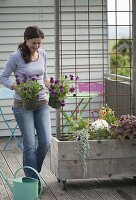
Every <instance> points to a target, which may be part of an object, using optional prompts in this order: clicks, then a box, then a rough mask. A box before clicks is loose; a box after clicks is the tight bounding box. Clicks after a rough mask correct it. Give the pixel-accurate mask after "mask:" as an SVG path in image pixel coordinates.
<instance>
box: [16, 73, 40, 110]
mask: <svg viewBox="0 0 136 200" xmlns="http://www.w3.org/2000/svg"><path fill="white" fill-rule="evenodd" d="M37 77H38V75H33V76H30V77H27V76H26V74H22V77H21V80H20V79H19V77H18V75H16V83H17V91H18V94H19V96H20V97H21V99H22V106H23V108H24V109H27V110H35V109H36V107H37V106H36V105H37V104H36V102H37V101H38V99H39V95H38V93H39V92H40V91H41V90H42V88H43V87H42V85H40V83H39V82H38V81H37Z"/></svg>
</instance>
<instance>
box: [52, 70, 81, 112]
mask: <svg viewBox="0 0 136 200" xmlns="http://www.w3.org/2000/svg"><path fill="white" fill-rule="evenodd" d="M75 80H78V76H77V77H76V78H75V79H74V76H73V75H71V74H70V75H69V77H68V76H67V75H63V76H61V77H60V78H59V79H54V78H53V77H51V78H50V89H49V105H50V106H51V107H52V108H55V109H59V108H60V107H61V106H62V107H64V106H65V99H66V98H67V95H68V94H70V93H72V94H74V91H75V87H74V86H73V82H74V81H75ZM74 95H75V94H74Z"/></svg>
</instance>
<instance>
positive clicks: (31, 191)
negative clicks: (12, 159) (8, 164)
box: [0, 166, 43, 200]
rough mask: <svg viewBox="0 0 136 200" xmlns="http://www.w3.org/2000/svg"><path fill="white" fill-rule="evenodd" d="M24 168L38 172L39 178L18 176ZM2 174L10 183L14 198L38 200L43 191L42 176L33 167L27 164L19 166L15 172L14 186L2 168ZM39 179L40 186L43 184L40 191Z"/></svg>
mask: <svg viewBox="0 0 136 200" xmlns="http://www.w3.org/2000/svg"><path fill="white" fill-rule="evenodd" d="M24 168H28V169H31V170H33V171H34V172H35V173H36V174H37V176H38V178H39V180H38V179H35V178H29V177H19V178H16V175H17V173H18V171H20V170H21V169H24ZM0 175H1V176H2V178H3V179H4V181H5V182H6V184H7V185H8V187H9V189H10V190H11V192H12V193H13V200H37V199H39V197H40V195H41V194H42V191H43V185H42V178H41V176H40V175H39V173H38V172H37V171H36V170H35V169H34V168H32V167H29V166H25V167H21V168H19V169H18V170H17V171H16V172H15V174H14V178H13V186H12V185H11V184H10V183H9V181H8V179H6V178H5V176H4V174H3V172H2V171H1V170H0ZM39 181H40V186H41V187H40V192H39V191H38V185H39V184H38V183H39ZM38 193H39V194H38Z"/></svg>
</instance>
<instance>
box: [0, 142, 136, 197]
mask: <svg viewBox="0 0 136 200" xmlns="http://www.w3.org/2000/svg"><path fill="white" fill-rule="evenodd" d="M4 141H5V138H0V167H1V169H2V170H3V172H4V173H5V174H6V177H8V178H9V179H10V178H13V174H14V173H15V171H16V170H17V169H18V168H19V167H21V166H22V151H21V150H20V149H19V148H18V147H17V145H16V144H15V142H14V141H12V143H10V146H9V147H8V148H7V149H6V150H5V151H3V146H4ZM41 175H42V177H43V179H44V192H43V194H42V196H41V199H42V200H136V180H134V179H132V178H122V179H120V178H114V179H110V178H109V179H88V180H68V181H67V190H66V191H63V190H62V188H61V185H60V184H59V183H58V182H57V180H56V177H55V176H54V174H52V172H51V171H50V153H48V155H47V157H46V159H45V162H44V166H43V169H42V172H41ZM19 176H22V172H21V174H19ZM11 199H12V193H11V192H10V190H9V188H8V187H7V185H6V184H5V182H4V181H3V179H2V178H0V200H11Z"/></svg>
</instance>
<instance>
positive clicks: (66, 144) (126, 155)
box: [51, 136, 136, 181]
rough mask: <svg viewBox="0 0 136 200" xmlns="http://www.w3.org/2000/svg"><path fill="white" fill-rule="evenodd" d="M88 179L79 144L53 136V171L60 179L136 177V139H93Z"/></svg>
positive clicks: (88, 164)
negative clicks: (84, 170)
mask: <svg viewBox="0 0 136 200" xmlns="http://www.w3.org/2000/svg"><path fill="white" fill-rule="evenodd" d="M86 163H87V173H86V175H85V176H84V172H83V166H82V164H81V161H80V156H79V154H78V153H77V142H76V141H59V140H58V139H57V138H56V137H53V136H52V144H51V170H52V172H53V173H54V174H55V176H56V177H57V179H58V180H60V181H61V180H62V181H66V180H67V179H84V178H100V177H106V176H107V177H111V176H113V175H117V176H136V140H135V139H134V140H129V139H128V140H125V141H120V140H113V139H112V140H101V141H97V140H90V150H89V153H88V156H87V160H86Z"/></svg>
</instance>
